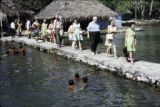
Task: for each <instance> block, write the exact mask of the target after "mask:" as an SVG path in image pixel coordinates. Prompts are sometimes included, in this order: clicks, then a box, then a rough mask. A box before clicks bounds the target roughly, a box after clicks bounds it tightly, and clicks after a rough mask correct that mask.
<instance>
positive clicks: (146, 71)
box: [1, 37, 160, 87]
mask: <svg viewBox="0 0 160 107" xmlns="http://www.w3.org/2000/svg"><path fill="white" fill-rule="evenodd" d="M11 40H14V41H15V42H22V43H24V44H26V45H28V46H31V47H33V48H39V49H40V50H45V51H47V52H49V53H55V54H57V55H62V56H65V57H67V58H72V59H74V60H76V61H80V62H83V63H86V64H89V65H93V66H96V67H98V68H100V69H103V70H109V71H110V72H115V73H117V74H118V75H120V76H126V78H129V79H132V80H136V81H142V82H146V83H150V84H153V85H155V86H157V87H160V64H158V63H152V62H147V61H137V62H135V63H134V64H131V63H128V62H126V60H125V58H124V57H119V58H117V59H116V58H114V57H108V56H106V54H105V53H100V54H96V55H92V54H91V51H90V50H82V51H80V50H73V49H72V48H71V47H70V46H63V47H61V48H58V47H57V46H56V44H54V43H50V42H42V41H36V40H35V39H28V38H27V37H22V38H11V37H3V38H1V41H2V42H6V41H11Z"/></svg>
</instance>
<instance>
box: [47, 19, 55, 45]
mask: <svg viewBox="0 0 160 107" xmlns="http://www.w3.org/2000/svg"><path fill="white" fill-rule="evenodd" d="M48 33H49V34H50V41H51V42H53V43H56V37H55V30H54V26H53V20H51V23H50V24H49V26H48Z"/></svg>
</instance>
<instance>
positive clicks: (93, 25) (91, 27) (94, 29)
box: [87, 21, 100, 32]
mask: <svg viewBox="0 0 160 107" xmlns="http://www.w3.org/2000/svg"><path fill="white" fill-rule="evenodd" d="M87 30H88V31H89V32H99V31H100V26H99V25H98V24H97V23H95V22H93V21H92V22H90V23H89V25H88V27H87Z"/></svg>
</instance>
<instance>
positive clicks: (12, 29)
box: [10, 21, 16, 37]
mask: <svg viewBox="0 0 160 107" xmlns="http://www.w3.org/2000/svg"><path fill="white" fill-rule="evenodd" d="M10 26H11V36H12V37H15V34H16V25H15V23H14V21H12V22H11V25H10Z"/></svg>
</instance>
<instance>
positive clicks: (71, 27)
mask: <svg viewBox="0 0 160 107" xmlns="http://www.w3.org/2000/svg"><path fill="white" fill-rule="evenodd" d="M74 31H75V30H74V26H73V23H72V24H71V25H70V26H69V28H68V38H69V40H70V41H71V42H72V48H73V49H74V45H73V39H72V38H73V36H74V34H75V33H74Z"/></svg>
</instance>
